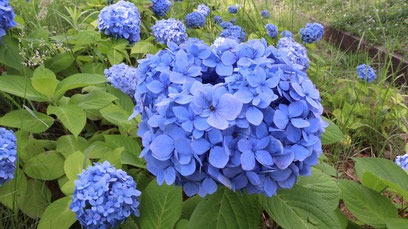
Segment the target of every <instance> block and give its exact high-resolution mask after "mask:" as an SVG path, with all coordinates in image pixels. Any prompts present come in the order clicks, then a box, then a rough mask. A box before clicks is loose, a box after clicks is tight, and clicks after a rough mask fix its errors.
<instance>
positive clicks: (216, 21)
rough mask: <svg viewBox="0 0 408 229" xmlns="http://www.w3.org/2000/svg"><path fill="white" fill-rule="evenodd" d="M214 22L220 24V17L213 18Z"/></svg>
mask: <svg viewBox="0 0 408 229" xmlns="http://www.w3.org/2000/svg"><path fill="white" fill-rule="evenodd" d="M214 22H215V24H220V23H221V22H222V18H221V16H214Z"/></svg>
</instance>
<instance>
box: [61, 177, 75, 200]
mask: <svg viewBox="0 0 408 229" xmlns="http://www.w3.org/2000/svg"><path fill="white" fill-rule="evenodd" d="M74 181H75V180H68V181H67V182H65V183H64V185H62V186H61V191H62V192H63V193H64V194H65V195H66V196H69V195H72V194H74V191H75V183H74Z"/></svg>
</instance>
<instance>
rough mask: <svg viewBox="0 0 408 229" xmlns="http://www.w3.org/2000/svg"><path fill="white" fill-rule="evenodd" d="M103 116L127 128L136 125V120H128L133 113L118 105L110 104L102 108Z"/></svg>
mask: <svg viewBox="0 0 408 229" xmlns="http://www.w3.org/2000/svg"><path fill="white" fill-rule="evenodd" d="M100 112H101V115H102V117H104V118H105V119H106V120H108V121H109V122H111V123H113V124H115V125H117V126H122V127H123V128H125V129H129V128H133V127H136V125H137V124H136V121H135V120H134V119H132V120H128V119H129V117H130V115H131V113H130V112H127V111H125V110H124V109H122V108H121V107H120V106H118V105H114V104H110V105H108V106H106V107H104V108H103V109H101V110H100Z"/></svg>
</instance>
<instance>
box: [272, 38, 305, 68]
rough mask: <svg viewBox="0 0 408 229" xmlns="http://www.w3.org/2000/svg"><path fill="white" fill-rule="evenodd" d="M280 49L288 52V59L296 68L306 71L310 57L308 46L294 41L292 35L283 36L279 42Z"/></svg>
mask: <svg viewBox="0 0 408 229" xmlns="http://www.w3.org/2000/svg"><path fill="white" fill-rule="evenodd" d="M278 48H279V51H283V52H285V53H286V57H287V59H288V60H289V61H290V62H291V63H292V64H293V66H294V68H296V69H299V70H301V71H303V72H306V71H307V69H308V68H309V58H308V57H307V50H306V48H305V47H304V46H303V45H301V44H299V43H297V42H296V41H294V40H293V39H292V38H291V37H283V38H281V39H280V40H279V42H278Z"/></svg>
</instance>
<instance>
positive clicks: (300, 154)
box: [291, 144, 311, 161]
mask: <svg viewBox="0 0 408 229" xmlns="http://www.w3.org/2000/svg"><path fill="white" fill-rule="evenodd" d="M291 150H292V151H293V152H294V153H295V160H298V161H303V160H305V159H306V158H307V157H308V156H309V155H310V154H311V152H310V150H308V149H307V148H305V147H304V146H302V145H299V144H296V145H293V146H292V147H291Z"/></svg>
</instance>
